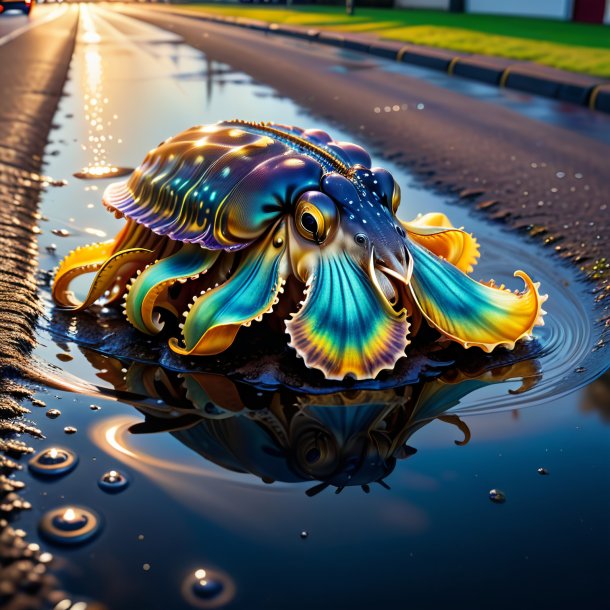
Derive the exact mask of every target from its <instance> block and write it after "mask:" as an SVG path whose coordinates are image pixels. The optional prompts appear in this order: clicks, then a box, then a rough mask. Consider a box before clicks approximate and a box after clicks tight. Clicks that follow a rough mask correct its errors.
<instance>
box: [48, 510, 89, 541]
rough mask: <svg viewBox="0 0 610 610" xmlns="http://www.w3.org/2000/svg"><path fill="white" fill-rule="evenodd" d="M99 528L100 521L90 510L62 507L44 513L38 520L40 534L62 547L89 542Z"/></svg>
mask: <svg viewBox="0 0 610 610" xmlns="http://www.w3.org/2000/svg"><path fill="white" fill-rule="evenodd" d="M100 528H101V519H100V518H99V516H98V515H97V514H96V513H95V512H94V511H93V510H91V509H90V508H85V507H82V506H62V507H59V508H54V509H53V510H50V511H48V512H46V513H45V514H44V515H43V517H42V519H41V520H40V523H39V526H38V529H39V531H40V534H41V535H42V536H43V537H44V538H46V539H47V540H48V541H49V542H54V543H57V544H64V545H76V544H82V543H83V542H86V541H88V540H91V539H92V538H93V537H94V536H95V535H96V534H97V533H98V532H99V531H100Z"/></svg>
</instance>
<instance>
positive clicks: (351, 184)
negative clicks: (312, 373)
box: [286, 167, 410, 379]
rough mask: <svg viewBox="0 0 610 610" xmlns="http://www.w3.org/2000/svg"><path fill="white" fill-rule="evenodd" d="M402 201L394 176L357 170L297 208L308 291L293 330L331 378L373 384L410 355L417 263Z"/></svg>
mask: <svg viewBox="0 0 610 610" xmlns="http://www.w3.org/2000/svg"><path fill="white" fill-rule="evenodd" d="M399 201H400V191H399V189H398V187H397V185H396V184H395V182H394V179H393V178H392V176H391V175H390V174H389V173H388V172H387V171H385V170H383V169H367V168H362V167H356V168H353V169H352V170H351V172H350V175H349V176H344V175H341V174H338V173H329V174H326V175H325V176H324V178H323V179H322V181H321V185H320V190H319V191H308V192H305V193H303V194H302V195H301V196H300V197H299V198H298V200H297V201H296V203H295V208H294V212H293V214H292V217H291V219H290V222H289V226H288V251H289V260H290V265H291V270H292V273H293V274H294V275H295V276H296V278H297V279H298V280H300V281H301V282H302V283H303V284H305V286H306V288H305V299H304V301H303V302H302V305H301V308H300V309H299V310H298V312H297V313H296V314H295V315H293V317H292V318H291V319H289V320H288V321H287V323H286V326H287V331H288V334H289V335H290V337H291V345H292V346H293V347H294V348H295V349H296V351H297V353H298V354H299V355H300V356H301V357H302V358H303V359H304V361H305V363H306V364H307V366H310V367H314V368H318V369H321V370H322V371H323V372H324V373H325V375H326V377H327V378H331V379H343V378H344V377H345V376H346V375H351V376H353V377H355V378H372V377H375V376H376V375H377V373H378V372H379V371H380V370H382V369H385V368H392V367H393V366H394V365H395V363H396V361H397V360H398V359H399V358H400V357H401V356H403V355H404V349H405V347H406V345H407V333H408V327H409V325H408V322H407V321H406V310H405V305H406V303H405V295H406V287H407V285H408V282H409V276H410V260H409V255H408V251H407V242H406V235H405V230H404V228H403V227H402V225H401V224H400V222H399V221H398V220H397V219H396V216H395V210H396V208H397V207H398V203H399Z"/></svg>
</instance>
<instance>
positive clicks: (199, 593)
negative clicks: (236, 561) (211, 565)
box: [182, 568, 235, 608]
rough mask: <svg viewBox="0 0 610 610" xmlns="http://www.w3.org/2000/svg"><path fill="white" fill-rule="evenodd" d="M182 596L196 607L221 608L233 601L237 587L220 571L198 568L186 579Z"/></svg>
mask: <svg viewBox="0 0 610 610" xmlns="http://www.w3.org/2000/svg"><path fill="white" fill-rule="evenodd" d="M182 594H183V595H184V598H185V599H186V601H187V602H188V603H189V604H191V605H192V606H194V607H197V608H219V607H220V606H224V605H226V604H227V603H228V602H229V601H231V600H232V599H233V597H234V595H235V585H234V584H233V581H232V580H231V579H230V578H229V577H228V576H227V575H226V574H224V573H222V572H220V571H218V570H212V569H208V568H205V569H204V568H198V569H197V570H195V571H194V572H193V573H192V574H190V575H189V576H188V578H186V579H185V581H184V583H183V585H182Z"/></svg>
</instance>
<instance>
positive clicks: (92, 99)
mask: <svg viewBox="0 0 610 610" xmlns="http://www.w3.org/2000/svg"><path fill="white" fill-rule="evenodd" d="M80 17H81V21H80V27H81V35H80V41H81V43H83V44H85V45H86V47H87V48H86V50H85V71H84V75H83V77H84V81H83V85H84V86H83V90H84V96H83V101H84V106H83V110H84V114H85V120H86V121H87V124H88V135H87V144H85V145H84V146H83V149H84V150H89V151H90V152H91V153H92V155H93V159H91V160H90V161H89V163H88V164H87V166H86V167H85V168H83V170H82V171H81V172H79V173H77V174H76V176H77V177H79V178H90V179H95V178H107V177H111V176H114V175H117V174H118V173H119V169H118V168H117V167H114V166H113V165H111V164H110V163H109V161H108V159H107V157H106V149H105V143H106V141H108V140H112V135H111V134H108V133H107V128H109V127H110V126H111V125H112V121H111V120H108V119H107V117H105V112H104V111H105V108H106V106H107V105H108V102H109V100H108V98H107V97H104V95H103V77H104V69H103V58H102V54H101V53H100V47H99V46H98V45H99V43H100V42H102V41H103V39H102V36H101V35H100V33H99V32H98V30H97V28H96V24H95V20H94V19H93V17H92V15H91V9H90V8H89V7H88V6H87V5H86V4H81V6H80ZM115 118H116V115H115Z"/></svg>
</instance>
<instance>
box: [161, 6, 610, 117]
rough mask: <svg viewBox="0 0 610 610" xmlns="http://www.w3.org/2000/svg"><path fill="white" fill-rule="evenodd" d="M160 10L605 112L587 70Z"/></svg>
mask: <svg viewBox="0 0 610 610" xmlns="http://www.w3.org/2000/svg"><path fill="white" fill-rule="evenodd" d="M162 10H166V11H168V12H170V13H174V14H177V15H180V16H181V17H189V18H192V19H199V20H201V21H208V22H213V23H219V24H221V25H232V26H237V27H241V28H246V29H250V30H257V31H261V32H265V33H267V34H277V35H280V36H286V37H290V38H297V39H300V40H306V41H309V42H317V43H319V44H326V45H329V46H333V47H339V48H344V49H349V50H352V51H358V52H361V53H368V54H370V55H375V56H377V57H382V58H384V59H390V60H394V61H398V62H401V63H405V64H410V65H415V66H420V67H423V68H429V69H431V70H438V71H440V72H446V73H447V74H450V75H454V76H460V77H462V78H468V79H470V80H476V81H479V82H483V83H487V84H489V85H496V86H498V87H505V88H507V89H514V90H516V91H523V92H525V93H531V94H533V95H539V96H542V97H548V98H553V99H556V100H560V101H563V102H569V103H572V104H578V105H581V106H587V107H589V108H590V109H591V110H598V111H601V112H607V113H610V82H609V81H605V80H603V79H601V78H596V77H594V76H588V75H586V74H578V73H575V72H567V71H564V70H557V69H555V68H551V67H547V66H542V65H539V64H535V63H531V62H519V61H513V60H510V59H506V58H503V57H492V56H484V55H471V54H465V53H457V52H455V51H449V50H446V49H440V48H435V47H424V46H420V45H415V44H406V43H404V42H400V41H392V40H381V39H375V38H371V37H369V36H366V35H357V34H349V33H347V34H344V33H340V32H334V31H332V30H317V29H305V28H301V27H295V26H289V25H282V24H278V23H268V22H266V21H258V20H255V19H247V18H242V17H224V16H220V15H213V14H207V13H201V14H199V13H194V12H192V11H188V10H179V9H174V8H169V7H168V8H164V9H162Z"/></svg>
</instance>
